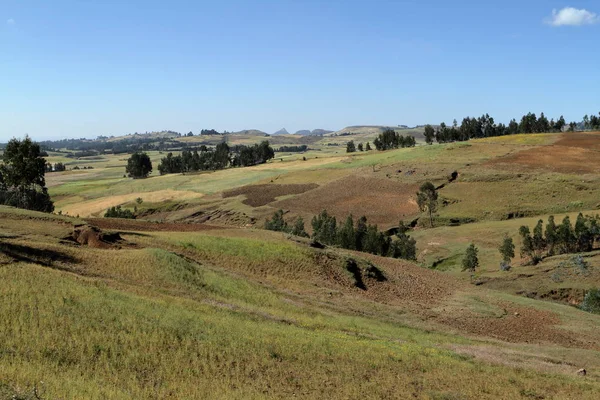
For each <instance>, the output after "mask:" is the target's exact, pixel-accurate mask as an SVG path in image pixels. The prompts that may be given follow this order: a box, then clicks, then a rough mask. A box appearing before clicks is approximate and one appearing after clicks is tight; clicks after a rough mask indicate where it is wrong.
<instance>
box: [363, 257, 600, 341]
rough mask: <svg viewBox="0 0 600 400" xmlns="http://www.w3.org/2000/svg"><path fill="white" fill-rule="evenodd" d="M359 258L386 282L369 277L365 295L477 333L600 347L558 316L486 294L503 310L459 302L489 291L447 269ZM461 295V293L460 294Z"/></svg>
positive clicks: (432, 319)
mask: <svg viewBox="0 0 600 400" xmlns="http://www.w3.org/2000/svg"><path fill="white" fill-rule="evenodd" d="M353 253H354V254H356V256H357V257H360V258H363V259H367V260H369V261H371V262H372V263H373V264H374V265H377V267H380V269H381V270H382V271H384V274H385V276H386V278H387V279H388V280H387V281H385V282H376V283H375V282H373V281H367V290H365V291H362V292H361V293H362V295H363V296H365V297H367V298H370V299H372V300H374V301H377V302H380V303H385V304H390V305H398V306H399V307H402V308H404V309H409V310H411V311H412V312H415V313H416V314H418V315H421V316H422V317H423V318H424V319H425V320H431V321H435V322H436V323H441V324H442V325H447V326H450V327H452V328H455V329H457V330H459V331H461V332H466V333H469V334H472V335H477V336H485V337H491V338H495V339H499V340H503V341H507V342H513V343H545V342H550V343H556V344H559V345H562V346H565V347H580V348H594V349H597V348H598V344H597V343H596V342H595V340H594V339H593V338H589V337H586V336H585V335H577V334H575V333H574V332H571V331H568V330H564V329H560V328H558V327H557V326H558V325H560V324H561V321H560V319H559V318H558V316H557V315H555V314H553V313H552V312H549V311H543V310H537V309H535V308H531V307H526V306H521V305H517V304H515V303H511V302H508V301H498V300H496V299H492V298H488V297H486V296H484V298H485V303H486V304H488V305H489V306H491V307H495V308H497V309H498V310H500V311H501V312H499V313H497V315H496V314H493V313H490V314H482V313H478V312H476V311H474V310H472V309H470V306H468V305H465V306H464V307H461V306H458V307H457V306H456V304H453V301H452V300H451V299H452V298H453V296H456V295H459V293H458V292H460V293H465V294H466V293H474V294H483V293H481V292H482V291H483V292H484V291H485V290H487V288H486V289H483V288H479V287H474V286H472V285H471V284H468V283H466V282H462V281H459V280H457V279H456V278H455V277H452V276H450V275H447V274H443V273H439V272H437V271H431V270H428V269H425V268H422V267H418V266H416V265H413V264H410V263H407V262H404V261H402V260H396V259H392V258H387V257H379V256H375V255H371V254H365V253H357V252H353ZM459 297H460V296H459Z"/></svg>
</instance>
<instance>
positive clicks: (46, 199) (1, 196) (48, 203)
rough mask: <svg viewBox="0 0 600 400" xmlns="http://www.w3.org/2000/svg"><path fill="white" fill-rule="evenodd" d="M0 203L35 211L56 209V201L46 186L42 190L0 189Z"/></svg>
mask: <svg viewBox="0 0 600 400" xmlns="http://www.w3.org/2000/svg"><path fill="white" fill-rule="evenodd" d="M0 204H3V205H5V206H11V207H17V208H24V209H26V210H33V211H41V212H52V211H54V203H53V202H52V200H51V199H50V195H49V194H48V191H47V190H45V188H44V190H42V191H41V192H39V191H37V190H34V189H7V190H0Z"/></svg>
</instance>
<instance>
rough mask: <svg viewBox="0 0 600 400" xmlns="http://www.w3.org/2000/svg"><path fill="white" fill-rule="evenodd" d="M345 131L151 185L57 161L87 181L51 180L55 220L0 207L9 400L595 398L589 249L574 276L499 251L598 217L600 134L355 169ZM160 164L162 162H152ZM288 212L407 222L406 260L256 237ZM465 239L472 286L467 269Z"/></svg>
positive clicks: (97, 165)
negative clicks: (508, 266) (427, 187)
mask: <svg viewBox="0 0 600 400" xmlns="http://www.w3.org/2000/svg"><path fill="white" fill-rule="evenodd" d="M241 136H244V135H240V138H239V140H245V141H247V142H248V143H250V142H251V141H253V140H254V141H255V140H258V139H260V138H258V137H253V136H252V135H245V136H244V137H241ZM351 138H353V139H355V141H357V140H359V139H360V140H362V139H363V138H360V137H351V136H337V137H335V136H334V137H332V136H327V137H324V138H320V139H319V138H317V139H315V138H312V139H311V140H312V142H311V143H310V145H309V147H310V150H309V151H307V152H306V153H303V154H295V153H277V154H276V157H275V159H273V160H271V161H270V162H268V163H266V164H263V165H259V166H255V167H249V168H235V169H227V170H222V171H216V172H207V173H199V174H186V175H182V174H178V175H166V176H158V175H157V174H156V172H154V173H153V174H152V175H151V177H150V178H148V179H143V180H131V179H128V178H124V177H123V174H124V167H125V163H126V158H127V156H125V155H117V156H114V155H107V156H100V157H93V158H81V159H67V158H64V157H63V155H62V154H61V153H52V154H51V155H50V158H49V161H50V162H66V163H67V164H68V168H73V167H74V166H79V167H80V168H81V167H83V166H86V167H89V166H93V169H80V170H69V171H66V172H60V173H50V174H47V177H46V180H47V182H48V186H49V190H50V194H51V196H52V197H53V199H54V200H55V204H56V208H57V212H58V211H60V212H61V215H58V214H39V213H34V212H28V211H23V210H15V209H11V208H7V207H0V276H1V279H2V282H3V286H2V290H0V296H1V297H2V299H3V301H1V302H0V315H2V316H3V322H2V323H1V324H0V398H12V396H17V397H18V398H35V394H34V391H38V392H39V393H40V396H41V397H42V398H90V399H93V398H116V399H118V398H123V399H125V398H207V397H209V398H223V399H225V398H227V399H230V398H240V399H242V398H243V399H247V398H257V399H259V398H289V397H301V398H323V397H330V398H373V399H375V398H430V399H458V398H461V399H462V398H468V399H471V398H472V399H481V398H524V399H531V398H536V399H542V398H556V399H570V398H590V399H595V398H597V397H598V393H600V373H599V372H598V371H600V347H598V343H599V342H600V331H598V329H597V327H598V326H599V324H600V317H598V316H595V315H593V314H588V313H584V312H583V311H580V310H578V309H577V308H576V307H573V306H574V305H577V304H579V303H580V302H581V300H582V298H583V295H584V294H585V292H586V291H587V290H589V289H590V288H592V287H600V252H598V251H596V252H592V253H588V254H585V260H586V263H587V266H588V267H587V269H586V270H585V271H582V270H581V269H578V267H577V266H576V265H575V264H574V261H573V256H571V255H563V256H555V257H550V258H547V259H545V260H543V261H542V262H541V263H540V264H538V265H536V266H527V265H524V263H523V260H521V259H520V258H519V256H517V257H516V259H515V260H513V263H512V265H513V268H512V270H511V271H509V272H502V271H500V270H499V262H500V255H499V253H498V246H499V244H500V241H501V240H502V237H503V236H504V235H505V234H507V235H509V236H511V237H513V238H514V239H515V243H516V244H517V253H518V248H519V240H518V237H517V234H518V228H519V226H521V225H528V226H530V227H532V226H533V225H534V224H535V223H536V222H537V220H538V219H540V218H542V219H543V220H544V221H545V220H546V219H547V216H548V215H549V214H554V215H555V216H556V219H557V221H560V220H561V219H562V218H563V216H564V215H569V216H570V217H571V220H572V221H573V220H574V219H575V217H576V215H577V213H578V212H580V211H583V212H584V213H588V214H595V213H596V209H597V208H598V207H599V204H598V200H597V199H598V196H599V195H600V193H599V192H598V188H599V187H600V185H599V183H600V175H599V174H598V172H597V168H596V167H595V165H596V164H594V163H595V162H596V159H595V157H596V155H595V154H596V152H597V151H596V148H597V147H599V146H600V141H598V144H597V143H596V142H597V140H596V138H600V136H597V135H595V134H560V135H559V134H540V135H515V136H510V137H500V138H492V139H481V140H473V141H470V142H468V143H453V144H445V145H438V144H434V145H431V146H427V145H418V146H417V147H416V148H411V149H398V150H391V151H385V152H378V151H375V150H373V151H370V152H358V153H353V154H346V153H345V141H346V140H349V139H351ZM192 139H194V138H190V139H187V138H185V139H182V140H192ZM288 139H289V140H292V142H294V143H295V141H298V142H300V140H301V138H296V137H292V138H287V139H286V138H281V139H277V140H281V141H285V140H288ZM364 139H367V137H365V138H364ZM236 140H237V139H236ZM240 143H242V142H240ZM244 143H246V142H244ZM332 144H337V145H332ZM150 156H151V159H152V161H153V163H154V166H155V168H156V166H157V165H158V161H159V160H160V158H161V157H163V156H164V154H160V153H159V152H151V153H150ZM303 157H304V158H306V160H304V159H303ZM582 159H585V160H588V161H589V162H588V163H583V164H582V163H581V162H580V161H581V160H582ZM550 161H551V162H550ZM453 172H456V175H457V178H456V179H455V180H452V179H449V177H450V176H451V174H452V173H453ZM425 181H432V182H433V183H434V184H435V185H436V186H438V187H439V189H438V190H439V194H440V207H439V210H438V212H437V213H436V215H435V218H434V225H435V227H433V228H431V227H429V224H428V221H427V220H426V218H423V215H422V214H421V213H420V211H419V210H418V207H417V206H416V202H415V192H416V190H417V188H418V186H419V185H420V184H422V183H423V182H425ZM259 185H260V186H259ZM294 185H296V186H294ZM232 189H236V191H235V192H233V193H234V194H233V195H229V194H227V193H228V191H230V190H232ZM138 197H139V198H141V199H142V200H143V202H142V203H141V204H137V203H136V201H135V200H136V199H137V198H138ZM252 204H255V205H254V206H253V205H252ZM116 205H123V206H125V207H127V208H133V207H134V206H136V207H138V208H139V211H140V212H141V213H143V218H142V219H141V220H140V221H135V222H136V224H133V225H127V224H126V223H125V222H122V221H118V220H115V221H113V220H101V221H106V224H103V225H102V226H105V228H104V230H105V233H106V232H108V233H110V232H117V233H118V234H119V235H120V239H116V240H113V241H108V242H106V241H103V240H104V239H103V237H104V236H102V235H101V234H100V233H98V231H93V232H95V233H93V235H97V237H96V236H94V238H95V239H94V240H92V241H89V242H81V243H78V242H77V240H76V237H75V235H74V233H73V232H74V229H75V227H76V226H77V227H78V228H77V229H81V226H85V224H86V219H87V220H88V221H92V222H91V223H93V220H90V219H88V217H90V216H102V215H103V213H104V211H105V210H106V209H107V208H108V207H111V206H116ZM279 208H282V209H284V211H285V212H286V214H285V218H286V219H288V220H290V221H291V220H292V219H293V218H295V217H296V216H302V217H303V218H304V219H305V221H307V222H308V221H310V218H312V216H313V215H315V214H316V213H318V212H319V211H320V210H321V209H323V208H327V209H328V211H329V212H330V213H331V214H333V215H335V216H336V217H338V220H340V219H343V218H345V217H346V216H347V215H348V214H350V213H351V214H353V215H354V216H355V217H357V216H360V215H367V216H368V218H369V221H370V222H372V223H377V224H378V225H379V227H380V228H391V227H394V226H397V224H398V221H399V220H401V219H402V220H404V221H407V222H410V221H414V222H415V224H416V227H415V229H414V230H412V231H411V232H410V235H411V236H413V237H414V238H415V239H416V240H417V248H418V254H417V261H416V263H411V262H406V261H401V260H394V259H390V258H382V257H377V256H372V255H368V254H364V253H357V252H352V251H348V250H341V249H336V248H326V249H322V250H321V249H315V248H312V247H310V246H309V245H308V241H304V240H301V239H298V238H294V237H291V236H289V235H286V234H282V233H277V232H269V231H265V230H262V229H257V228H261V227H262V224H263V221H264V219H265V218H267V217H269V216H270V215H272V213H273V212H274V211H275V210H277V209H279ZM77 216H78V217H79V218H75V217H77ZM144 219H146V220H148V221H169V222H170V224H156V223H151V222H144ZM207 220H208V224H206V223H205V224H198V222H199V221H203V222H205V221H207ZM309 225H310V224H307V229H309V230H310V226H309ZM107 237H113V236H110V235H109V236H107ZM111 240H112V239H111ZM85 243H87V244H85ZM469 243H474V244H475V245H476V246H477V247H478V249H479V260H480V267H479V268H478V270H477V272H476V275H475V277H474V278H472V277H471V276H470V274H468V273H466V272H462V270H461V260H462V257H463V256H464V252H465V249H466V247H467V246H468V245H469ZM349 258H352V259H354V260H356V262H357V263H358V265H359V269H360V271H362V272H360V273H361V274H362V278H363V279H364V283H365V285H366V290H361V289H360V288H358V287H357V282H356V279H357V278H356V276H355V275H353V274H352V273H350V272H349V271H348V270H347V268H346V265H347V260H348V259H349ZM371 265H373V266H375V267H376V268H378V269H379V270H380V271H381V272H382V273H383V274H384V276H385V278H386V280H385V281H377V280H375V279H373V278H371V277H369V276H368V275H367V274H366V272H365V271H366V268H367V267H369V266H371ZM473 279H474V280H475V282H477V285H474V284H472V280H473ZM579 368H586V369H587V371H588V374H587V376H585V377H581V376H577V375H576V371H577V370H578V369H579ZM42 382H43V383H42Z"/></svg>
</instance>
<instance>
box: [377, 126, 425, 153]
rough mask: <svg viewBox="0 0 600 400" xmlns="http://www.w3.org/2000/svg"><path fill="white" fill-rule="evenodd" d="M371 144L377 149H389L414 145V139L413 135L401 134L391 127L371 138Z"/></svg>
mask: <svg viewBox="0 0 600 400" xmlns="http://www.w3.org/2000/svg"><path fill="white" fill-rule="evenodd" d="M373 144H374V145H375V148H376V149H377V150H390V149H397V148H399V147H402V148H403V147H414V146H415V144H416V140H415V138H414V137H413V136H410V135H406V136H403V135H400V134H399V133H398V132H396V131H394V130H393V129H386V130H385V131H383V132H382V133H380V134H379V136H378V137H377V138H375V140H373Z"/></svg>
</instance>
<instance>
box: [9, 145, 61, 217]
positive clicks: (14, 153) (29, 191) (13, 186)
mask: <svg viewBox="0 0 600 400" xmlns="http://www.w3.org/2000/svg"><path fill="white" fill-rule="evenodd" d="M42 155H43V153H42V151H41V150H40V145H39V144H38V143H35V142H33V141H32V140H31V139H30V138H29V137H28V136H26V137H25V139H23V140H18V139H11V140H10V141H9V142H8V144H7V145H6V148H5V149H4V156H3V163H2V164H0V204H5V205H9V206H13V207H18V208H25V209H29V210H36V211H43V212H52V211H54V204H53V203H52V200H50V196H49V195H48V189H47V188H46V180H45V178H44V175H45V173H46V160H45V159H44V157H43V156H42Z"/></svg>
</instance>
